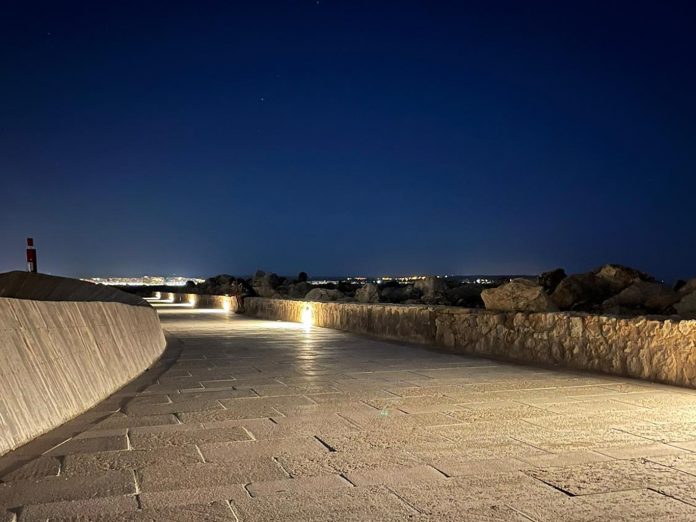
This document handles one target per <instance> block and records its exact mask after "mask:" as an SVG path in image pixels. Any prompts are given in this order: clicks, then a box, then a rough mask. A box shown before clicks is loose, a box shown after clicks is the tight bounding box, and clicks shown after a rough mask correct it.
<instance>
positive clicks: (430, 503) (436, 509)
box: [390, 472, 572, 521]
mask: <svg viewBox="0 0 696 522" xmlns="http://www.w3.org/2000/svg"><path fill="white" fill-rule="evenodd" d="M390 489H392V490H393V491H394V492H395V493H396V494H397V495H398V496H399V497H400V498H402V499H403V500H404V501H405V502H407V503H408V504H410V505H411V506H414V507H415V508H416V509H418V510H419V511H420V512H422V513H424V514H425V515H427V516H428V517H429V519H432V520H501V521H503V520H505V521H507V520H512V521H518V520H520V521H521V520H527V521H528V520H529V519H528V518H525V517H523V516H522V515H521V514H519V513H518V512H517V511H515V510H513V509H511V507H514V506H515V505H516V504H517V503H518V502H519V501H520V500H522V499H526V500H529V499H534V503H535V504H536V503H539V504H548V503H549V502H553V501H554V500H555V499H557V498H559V497H562V498H566V495H564V494H563V493H561V492H559V491H558V490H555V489H553V488H551V487H549V486H547V485H546V484H543V483H541V482H539V481H535V480H533V479H531V478H530V477H527V476H525V475H523V474H522V473H520V472H515V473H500V474H497V475H488V476H469V477H457V478H453V479H447V480H435V481H424V482H420V483H418V484H415V485H397V486H394V487H392V488H390ZM568 520H572V519H568Z"/></svg>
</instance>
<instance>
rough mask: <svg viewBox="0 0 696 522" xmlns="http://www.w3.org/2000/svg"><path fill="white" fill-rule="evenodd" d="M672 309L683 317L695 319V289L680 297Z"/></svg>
mask: <svg viewBox="0 0 696 522" xmlns="http://www.w3.org/2000/svg"><path fill="white" fill-rule="evenodd" d="M674 309H675V310H676V311H677V313H678V314H679V315H680V316H682V317H683V318H685V319H696V291H695V292H691V293H690V294H686V295H684V296H683V297H681V299H680V300H679V302H678V303H676V304H675V305H674Z"/></svg>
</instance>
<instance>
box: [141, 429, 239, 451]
mask: <svg viewBox="0 0 696 522" xmlns="http://www.w3.org/2000/svg"><path fill="white" fill-rule="evenodd" d="M251 438H252V437H251V435H250V434H249V432H247V431H246V430H245V429H244V428H242V427H239V426H236V427H231V428H222V429H213V430H206V429H195V430H193V429H180V430H170V431H161V432H150V433H133V434H131V435H130V441H131V445H132V446H133V449H152V448H161V447H164V446H190V445H192V444H205V443H209V442H225V441H235V440H250V439H251Z"/></svg>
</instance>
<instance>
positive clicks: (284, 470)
mask: <svg viewBox="0 0 696 522" xmlns="http://www.w3.org/2000/svg"><path fill="white" fill-rule="evenodd" d="M271 460H272V461H273V462H275V463H276V464H277V465H278V467H279V468H280V469H282V470H283V473H285V474H286V475H287V476H288V478H295V477H293V476H292V473H290V472H289V471H288V469H287V468H286V467H285V466H283V463H282V462H280V461H279V460H278V457H271Z"/></svg>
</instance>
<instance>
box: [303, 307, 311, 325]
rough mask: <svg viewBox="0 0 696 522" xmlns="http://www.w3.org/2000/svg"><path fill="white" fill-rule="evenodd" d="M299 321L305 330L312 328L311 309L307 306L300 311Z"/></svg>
mask: <svg viewBox="0 0 696 522" xmlns="http://www.w3.org/2000/svg"><path fill="white" fill-rule="evenodd" d="M301 320H302V324H303V325H305V328H309V327H310V326H312V309H311V308H310V307H309V306H305V307H304V308H303V309H302V315H301Z"/></svg>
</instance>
